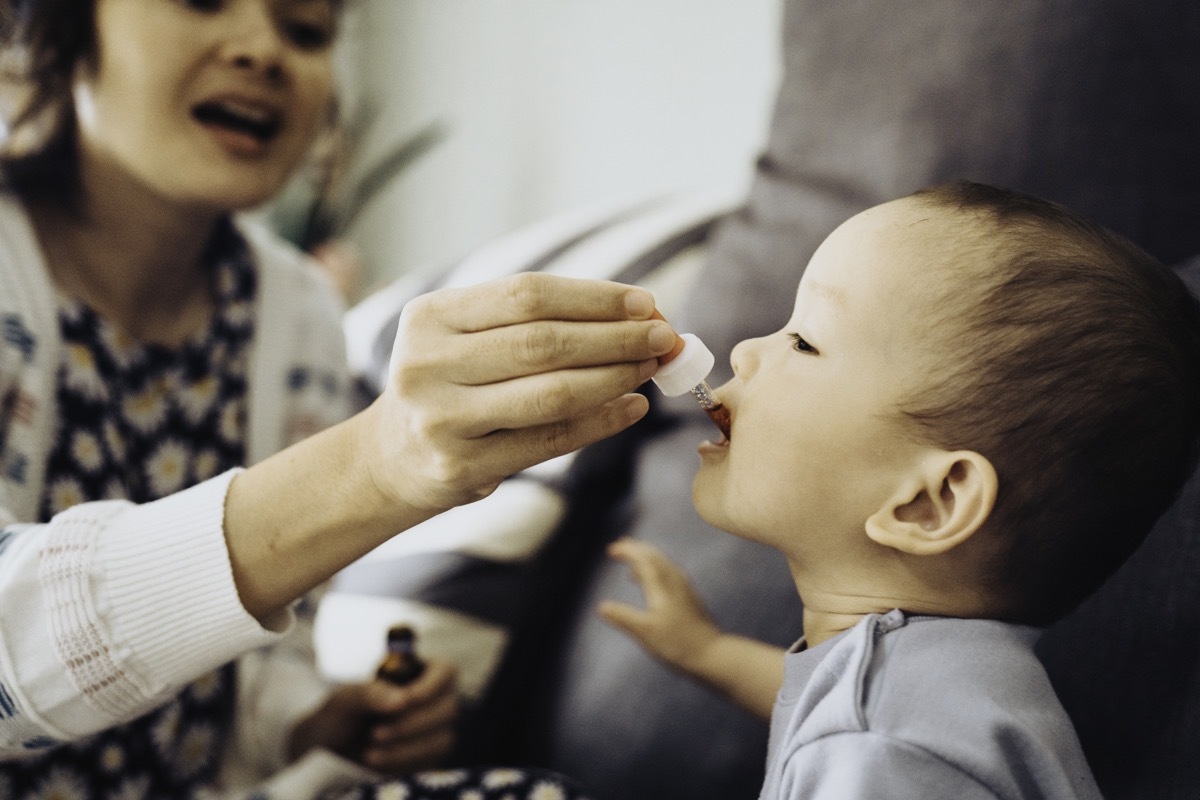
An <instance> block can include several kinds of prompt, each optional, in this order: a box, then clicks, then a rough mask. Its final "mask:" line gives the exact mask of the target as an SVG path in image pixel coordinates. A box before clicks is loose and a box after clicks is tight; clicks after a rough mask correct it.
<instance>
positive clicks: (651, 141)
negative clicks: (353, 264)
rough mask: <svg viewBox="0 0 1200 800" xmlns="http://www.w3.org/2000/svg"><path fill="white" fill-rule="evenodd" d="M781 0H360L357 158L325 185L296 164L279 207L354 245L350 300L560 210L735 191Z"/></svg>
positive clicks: (352, 141) (351, 101)
mask: <svg viewBox="0 0 1200 800" xmlns="http://www.w3.org/2000/svg"><path fill="white" fill-rule="evenodd" d="M779 13H780V1H779V0H356V2H354V3H352V4H351V10H350V12H349V14H348V17H347V20H346V22H347V29H346V31H345V33H346V35H345V36H344V37H343V40H342V42H343V49H342V52H341V53H340V56H339V61H340V63H339V68H340V70H341V73H342V83H343V85H344V87H345V88H344V89H343V102H342V117H343V120H344V121H345V126H344V134H345V141H344V143H343V144H344V147H343V148H342V149H343V150H344V152H345V153H346V154H347V158H346V159H345V160H344V163H341V164H340V165H339V166H338V167H337V169H336V170H335V176H336V179H335V181H334V183H333V185H332V186H331V187H327V188H325V189H321V188H320V187H319V186H318V185H317V184H318V183H319V179H318V178H317V177H316V175H317V173H316V171H315V170H314V171H313V172H312V173H310V174H306V176H304V177H302V178H301V179H299V180H298V181H297V183H296V184H295V185H293V187H292V188H291V189H290V190H289V191H288V192H287V193H285V195H284V197H283V199H282V200H281V201H280V203H279V204H278V205H277V206H276V207H275V208H274V209H273V210H272V212H273V214H274V216H275V218H276V222H277V224H278V226H279V227H280V228H281V229H282V230H283V231H284V233H285V234H286V235H288V236H289V238H292V239H293V240H297V241H301V242H302V243H303V244H305V245H306V246H311V245H312V244H315V241H314V240H321V239H325V238H328V237H329V236H333V237H336V238H341V239H344V240H346V241H348V242H350V243H351V244H352V245H353V246H354V248H355V250H357V251H358V254H359V256H360V260H361V265H362V268H361V273H362V274H361V276H360V278H359V280H358V281H357V282H356V284H355V285H354V286H353V287H351V288H350V289H349V290H348V294H349V295H350V297H349V299H350V300H351V301H353V300H355V299H358V298H359V297H361V296H362V295H364V294H366V293H367V292H369V291H370V290H372V289H374V288H378V287H379V286H381V285H383V284H386V283H387V282H389V281H390V280H392V279H393V278H395V277H398V276H399V275H401V274H404V273H407V272H411V271H414V270H427V269H429V270H432V269H438V268H441V267H445V266H446V265H447V264H449V263H450V262H452V261H453V260H454V259H455V258H457V257H459V256H461V255H463V254H465V253H467V252H469V251H470V250H472V249H474V248H475V247H477V246H479V245H480V244H482V243H484V242H486V241H488V240H489V239H491V238H492V237H495V236H498V235H500V234H503V233H506V232H509V231H512V230H514V229H516V228H518V227H520V226H522V225H524V224H527V223H530V222H535V221H538V220H540V219H544V218H546V217H548V216H550V215H552V214H554V213H556V212H559V211H565V210H571V209H576V208H579V207H584V206H588V205H591V204H597V203H607V202H613V201H620V200H623V199H636V198H641V197H647V196H653V195H656V194H658V193H662V192H671V191H679V190H692V189H702V190H731V191H737V190H739V189H740V188H741V187H743V186H745V185H746V184H747V183H748V181H749V176H750V171H751V168H752V165H753V161H754V158H755V156H756V154H757V152H758V151H759V149H760V147H761V145H762V143H763V139H764V137H765V129H766V125H767V122H768V118H769V114H770V110H771V101H772V99H773V97H774V95H775V91H776V88H777V81H778V72H779V64H778V55H779V54H778V38H779ZM318 197H319V198H320V199H321V201H322V202H321V209H320V212H321V213H319V214H317V215H315V216H314V215H313V214H312V213H311V212H312V210H313V204H314V202H316V200H317V199H318ZM316 217H320V219H319V220H316V221H314V220H315V219H316Z"/></svg>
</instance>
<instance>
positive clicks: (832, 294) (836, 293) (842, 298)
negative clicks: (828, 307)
mask: <svg viewBox="0 0 1200 800" xmlns="http://www.w3.org/2000/svg"><path fill="white" fill-rule="evenodd" d="M808 288H809V291H811V292H813V293H814V294H816V295H819V296H820V297H824V298H826V299H827V300H829V301H830V302H832V303H833V304H834V305H838V306H841V307H843V308H845V306H846V293H845V292H843V291H842V290H841V289H838V288H836V287H833V286H830V285H828V284H825V283H820V282H819V281H809V283H808Z"/></svg>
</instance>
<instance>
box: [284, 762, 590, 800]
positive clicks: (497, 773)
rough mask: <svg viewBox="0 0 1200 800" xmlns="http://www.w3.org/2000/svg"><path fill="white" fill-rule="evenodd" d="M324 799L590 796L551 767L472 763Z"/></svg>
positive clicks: (562, 799) (579, 799) (557, 799)
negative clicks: (495, 765)
mask: <svg viewBox="0 0 1200 800" xmlns="http://www.w3.org/2000/svg"><path fill="white" fill-rule="evenodd" d="M261 800H276V799H275V798H261ZM321 800H588V797H587V794H586V793H584V791H583V789H582V788H580V787H579V786H578V785H577V784H575V783H574V782H573V781H571V780H570V779H569V778H567V777H565V776H563V775H559V774H558V773H555V772H550V771H548V770H544V769H519V768H513V767H471V768H462V769H446V770H432V771H427V772H418V773H416V774H415V775H410V776H408V777H406V778H393V779H390V780H387V781H384V782H382V783H377V784H364V785H362V786H358V787H355V788H354V789H352V790H350V791H345V790H342V791H340V792H338V793H331V794H327V795H323V796H322V797H321Z"/></svg>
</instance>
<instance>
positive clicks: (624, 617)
mask: <svg viewBox="0 0 1200 800" xmlns="http://www.w3.org/2000/svg"><path fill="white" fill-rule="evenodd" d="M608 554H609V556H611V557H612V558H615V559H616V560H618V561H622V562H624V563H625V564H627V565H628V566H629V568H630V570H631V571H632V572H633V577H634V580H636V581H637V583H638V584H639V585H640V586H641V587H642V592H643V593H644V594H645V596H646V608H645V610H642V609H638V608H635V607H633V606H630V605H626V604H624V603H616V602H613V601H605V602H603V603H601V604H600V607H599V609H598V611H599V613H600V616H601V617H603V618H604V619H605V620H606V621H607V622H608V623H609V624H611V625H613V626H615V627H617V628H620V629H621V630H623V631H625V632H626V633H628V634H629V635H630V636H632V637H633V638H634V639H636V640H637V641H638V642H639V643H641V645H642V647H644V648H646V650H647V651H648V652H649V653H650V655H652V656H654V657H655V658H657V659H658V660H660V661H662V662H663V663H664V664H666V665H667V666H669V667H672V668H675V669H679V670H682V671H683V672H685V673H689V674H694V673H695V672H696V669H697V665H698V664H700V663H701V662H702V660H703V658H704V656H705V654H706V651H707V650H708V648H710V647H711V646H712V645H713V644H714V643H716V642H717V640H718V639H719V638H720V637H721V635H722V634H721V630H720V629H719V628H717V626H716V623H714V622H713V619H712V616H711V615H710V614H709V612H708V609H707V608H705V607H704V603H703V601H701V599H700V596H699V595H698V594H697V593H696V590H695V589H694V588H693V587H692V584H691V582H690V581H689V580H688V576H687V574H686V573H685V572H684V571H683V570H682V569H680V568H679V566H678V565H677V564H675V562H673V561H671V559H669V558H668V557H667V556H666V554H665V553H663V552H662V551H661V550H659V549H658V548H657V547H654V546H653V545H650V544H646V543H645V542H639V541H636V540H634V539H619V540H618V541H616V542H614V543H613V544H612V545H610V546H609V548H608Z"/></svg>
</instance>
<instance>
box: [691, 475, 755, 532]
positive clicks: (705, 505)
mask: <svg viewBox="0 0 1200 800" xmlns="http://www.w3.org/2000/svg"><path fill="white" fill-rule="evenodd" d="M692 506H693V507H695V509H696V513H697V514H699V515H700V519H702V520H704V521H705V522H707V523H708V524H709V525H712V526H713V527H714V528H720V529H721V530H723V531H725V532H726V533H731V534H733V535H734V536H738V537H741V538H743V539H752V540H753V539H755V537H754V536H753V535H751V534H750V533H749V532H747V531H744V530H743V529H742V526H741V525H739V524H738V521H737V519H736V518H735V517H733V516H732V515H731V514H730V513H729V511H730V509H729V508H728V507H727V505H726V501H725V499H724V497H723V496H722V495H721V493H720V492H719V490H714V489H712V488H710V484H709V483H708V482H707V481H705V480H704V469H703V468H701V470H700V472H698V473H697V474H696V479H695V480H694V481H692Z"/></svg>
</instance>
